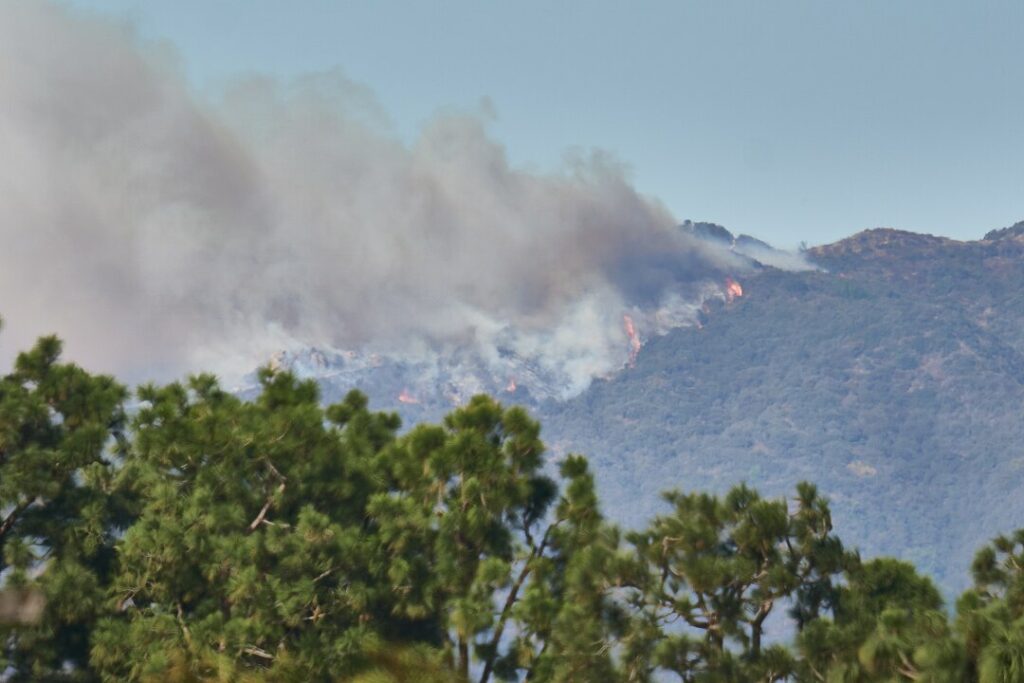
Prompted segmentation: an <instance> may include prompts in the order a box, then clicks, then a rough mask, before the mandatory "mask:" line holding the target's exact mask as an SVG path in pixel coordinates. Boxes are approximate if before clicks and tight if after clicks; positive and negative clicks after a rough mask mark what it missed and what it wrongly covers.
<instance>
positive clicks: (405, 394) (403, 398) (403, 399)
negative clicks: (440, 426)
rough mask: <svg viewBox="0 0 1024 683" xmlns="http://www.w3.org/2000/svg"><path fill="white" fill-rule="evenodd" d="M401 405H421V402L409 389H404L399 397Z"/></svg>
mask: <svg viewBox="0 0 1024 683" xmlns="http://www.w3.org/2000/svg"><path fill="white" fill-rule="evenodd" d="M398 402H399V403H419V402H420V400H419V399H418V398H416V397H415V396H413V395H412V394H410V393H409V390H408V389H402V393H400V394H399V395H398Z"/></svg>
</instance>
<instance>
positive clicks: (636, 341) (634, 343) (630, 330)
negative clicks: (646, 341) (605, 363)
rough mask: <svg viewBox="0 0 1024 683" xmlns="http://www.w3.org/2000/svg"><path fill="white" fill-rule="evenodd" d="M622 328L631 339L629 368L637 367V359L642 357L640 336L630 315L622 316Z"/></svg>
mask: <svg viewBox="0 0 1024 683" xmlns="http://www.w3.org/2000/svg"><path fill="white" fill-rule="evenodd" d="M622 326H623V327H624V328H625V330H626V336H627V337H629V366H630V367H633V366H634V365H636V357H637V356H638V355H640V335H638V334H637V333H636V326H635V325H634V324H633V319H632V318H631V317H629V314H624V315H623V316H622Z"/></svg>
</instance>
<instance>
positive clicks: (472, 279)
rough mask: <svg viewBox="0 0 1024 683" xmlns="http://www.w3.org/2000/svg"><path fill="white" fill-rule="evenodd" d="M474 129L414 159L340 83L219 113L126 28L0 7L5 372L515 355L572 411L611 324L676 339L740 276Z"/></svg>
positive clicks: (574, 172)
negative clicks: (49, 357) (45, 367)
mask: <svg viewBox="0 0 1024 683" xmlns="http://www.w3.org/2000/svg"><path fill="white" fill-rule="evenodd" d="M486 128H487V115H486V113H467V114H447V115H441V116H438V117H436V118H435V119H434V120H433V121H432V122H430V123H429V124H428V125H426V126H425V127H424V129H423V130H422V131H421V132H420V134H419V136H418V138H417V139H416V140H415V142H414V143H412V144H411V145H405V144H402V143H401V142H400V141H399V140H398V138H397V136H395V135H393V134H392V133H390V132H389V129H388V126H387V122H386V116H385V115H384V114H383V113H382V112H381V110H380V107H379V106H378V105H377V104H376V102H375V100H374V98H373V95H372V94H371V93H370V92H369V91H368V90H367V89H366V88H365V87H363V86H360V85H358V84H355V83H352V82H351V81H349V80H347V79H346V78H345V77H344V76H343V75H341V74H339V73H326V74H320V75H314V76H309V77H306V78H302V79H298V80H296V81H294V82H290V83H287V84H281V83H276V82H272V81H270V80H265V79H259V78H249V79H247V80H246V81H244V82H239V83H237V84H235V85H234V86H232V87H231V88H229V89H228V90H227V91H226V92H224V93H222V95H221V96H219V97H218V98H217V99H216V101H209V100H207V99H202V98H199V97H197V96H196V95H195V94H194V93H192V92H191V91H190V89H189V87H188V85H187V83H185V82H184V80H183V78H182V76H181V74H180V73H179V72H178V71H177V70H176V69H175V67H174V61H173V55H172V54H170V53H169V51H168V50H167V48H158V47H154V46H148V45H145V44H142V43H141V42H140V40H139V39H138V38H137V36H136V35H135V34H134V33H133V31H132V30H131V29H130V28H126V27H125V26H123V25H121V24H115V23H112V22H108V21H104V20H101V19H98V18H95V17H91V16H89V17H86V16H81V15H76V14H74V13H71V12H70V11H68V10H66V9H64V8H61V7H58V6H56V5H50V4H46V3H41V2H27V1H26V2H21V1H18V0H12V1H8V2H4V3H3V4H2V6H0V316H3V317H4V319H5V320H6V323H7V325H6V329H5V330H4V332H3V333H2V335H0V360H2V361H4V362H5V363H6V362H8V361H9V358H10V354H11V353H12V352H13V351H14V350H15V349H19V348H24V347H25V346H27V345H28V344H29V343H30V342H31V340H32V339H33V338H34V337H35V336H37V335H39V334H43V333H51V332H53V333H58V334H60V335H61V336H62V337H64V338H65V339H66V341H67V346H68V351H69V355H70V356H71V357H72V358H74V359H76V360H78V361H80V362H83V363H85V364H87V365H88V366H89V367H91V368H94V369H100V370H106V371H114V372H118V373H120V374H122V375H123V376H125V377H127V378H130V379H141V378H143V377H156V378H165V377H167V376H169V375H173V374H178V373H180V372H184V371H190V370H195V369H197V368H205V367H211V365H212V367H213V368H214V369H217V370H219V371H221V372H224V373H227V374H231V373H232V372H237V371H244V370H248V369H251V367H253V365H255V364H257V363H258V362H262V361H264V360H265V359H266V358H267V357H268V356H269V354H270V352H271V351H273V350H275V349H278V348H292V347H297V346H302V345H309V344H319V345H323V346H326V347H328V348H379V349H382V350H385V351H387V352H392V353H411V352H412V350H416V349H419V350H420V351H423V350H425V349H435V348H437V347H438V346H439V345H441V346H443V345H446V344H447V345H459V346H461V347H466V346H470V347H473V348H475V349H477V351H478V353H479V354H480V355H481V356H482V357H484V358H493V359H494V362H495V363H499V359H498V355H499V352H498V349H499V347H506V348H511V349H513V351H514V352H515V353H516V354H519V355H520V356H522V357H524V358H525V357H532V358H535V359H537V362H538V363H539V364H540V366H541V367H542V368H543V369H544V370H545V371H546V372H549V373H554V374H555V375H556V376H557V377H558V378H559V381H561V382H562V383H563V385H564V392H566V393H574V392H576V391H579V390H580V389H582V388H583V387H585V386H586V384H587V383H588V382H589V381H590V379H591V378H592V377H595V376H600V375H602V374H606V373H607V372H609V371H610V370H612V369H614V368H616V367H621V365H622V363H623V361H624V359H625V358H626V356H627V354H628V342H627V339H626V337H625V333H624V332H623V330H622V325H621V316H622V313H623V312H624V311H626V310H637V311H643V312H646V313H645V315H644V316H638V319H644V320H649V321H651V323H650V326H649V328H648V329H647V331H646V333H647V334H654V333H657V332H658V331H663V329H662V328H664V329H667V328H671V327H674V326H678V325H680V324H687V323H689V322H692V320H693V316H694V315H695V312H696V310H697V307H699V305H700V302H701V300H702V299H703V298H704V297H706V295H707V291H706V290H707V282H708V281H709V280H708V278H712V279H714V278H717V277H718V275H719V269H723V268H724V269H728V270H731V271H735V270H737V269H742V268H743V267H744V266H743V261H742V260H741V257H739V256H737V255H734V254H730V253H729V251H728V250H727V249H719V248H717V247H714V246H713V245H709V244H706V243H704V242H702V241H700V240H697V239H695V238H693V237H692V236H689V235H686V234H683V233H682V232H680V231H679V230H677V229H676V221H675V220H674V219H673V217H672V216H671V215H669V213H668V212H667V211H666V210H665V209H664V207H662V206H661V205H660V204H659V203H657V202H656V201H654V200H652V199H650V198H647V197H644V196H642V195H640V194H639V193H638V192H637V191H636V190H635V189H634V188H633V187H632V186H631V185H630V184H629V182H628V181H627V179H626V177H625V173H624V171H623V169H622V167H621V166H620V165H619V164H617V163H616V162H615V161H614V160H611V159H609V158H608V157H607V156H606V155H603V154H601V153H592V154H589V155H582V156H577V157H576V158H574V159H571V160H568V161H567V162H566V165H565V167H564V168H563V169H560V170H559V171H558V172H554V173H550V174H546V175H545V174H536V173H528V172H525V171H523V170H520V169H517V168H514V167H513V166H512V165H510V163H509V161H508V160H507V158H506V156H505V153H504V150H503V148H502V147H501V145H499V144H498V143H496V142H495V141H494V140H493V139H491V138H490V137H488V134H487V130H486ZM658 311H661V313H660V314H659V313H658Z"/></svg>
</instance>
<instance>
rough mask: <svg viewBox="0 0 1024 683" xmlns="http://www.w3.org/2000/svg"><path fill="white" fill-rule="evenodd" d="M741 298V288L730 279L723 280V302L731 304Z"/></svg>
mask: <svg viewBox="0 0 1024 683" xmlns="http://www.w3.org/2000/svg"><path fill="white" fill-rule="evenodd" d="M741 296H743V286H742V285H740V283H738V282H736V281H735V280H733V279H732V278H731V277H727V278H725V300H726V301H728V302H730V303H731V302H733V301H735V300H736V299H738V298H740V297H741Z"/></svg>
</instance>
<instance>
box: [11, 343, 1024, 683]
mask: <svg viewBox="0 0 1024 683" xmlns="http://www.w3.org/2000/svg"><path fill="white" fill-rule="evenodd" d="M59 354H60V344H59V342H58V341H57V340H55V339H52V338H47V339H43V340H41V341H40V342H39V344H38V345H37V346H36V347H35V348H34V349H33V350H32V351H30V352H28V353H25V354H22V355H21V356H19V358H18V360H17V362H16V364H15V368H14V371H13V372H12V373H11V374H9V375H7V376H5V377H4V378H2V379H0V548H2V551H3V553H2V560H0V561H2V565H0V589H3V593H0V597H3V598H5V599H6V600H7V601H8V602H12V601H13V602H18V603H19V604H20V602H19V601H22V600H23V598H25V597H26V596H43V597H44V598H45V608H44V609H43V611H42V614H41V615H40V617H39V618H38V620H36V621H34V622H31V620H27V619H22V620H21V623H13V622H12V623H8V624H6V625H3V626H0V629H2V631H0V637H2V640H0V642H2V644H3V645H2V647H3V650H2V657H3V659H2V662H0V663H2V666H3V667H4V673H3V677H4V680H11V681H104V680H105V681H139V682H150V681H179V682H181V683H191V682H195V683H199V682H214V681H221V682H229V681H230V682H237V683H256V682H259V681H282V682H288V681H296V682H297V681H324V682H325V683H327V682H329V681H342V680H349V681H361V682H363V683H390V682H397V681H403V682H404V681H419V682H421V683H439V682H441V681H454V682H456V683H469V682H470V681H474V682H479V683H489V682H490V681H498V680H506V681H530V682H532V683H567V682H569V681H601V682H602V683H603V682H606V681H607V682H609V683H615V682H616V681H618V682H621V683H627V682H629V683H641V682H648V681H655V680H657V681H662V680H669V679H672V678H674V679H677V680H680V681H686V682H692V683H698V682H700V683H717V682H723V683H724V682H727V681H728V682H732V681H741V682H745V681H783V680H787V681H824V682H826V683H854V682H857V683H860V682H865V683H867V682H876V681H877V682H882V681H886V682H889V681H931V682H933V683H945V682H949V683H952V682H953V681H969V682H970V681H975V682H977V683H1024V530H1021V531H1018V532H1015V533H1013V534H1010V535H1004V536H999V537H997V538H996V539H995V540H993V541H992V543H991V544H990V545H988V546H986V547H985V548H983V549H982V550H981V551H979V552H978V554H977V557H976V559H975V562H974V565H973V568H972V570H973V575H974V585H973V587H972V588H971V589H970V590H968V591H967V592H965V593H964V594H963V595H962V597H961V598H960V600H959V601H958V603H957V609H956V617H955V619H950V616H949V614H948V613H947V612H946V611H945V609H944V607H943V602H942V599H941V595H940V593H939V591H938V590H937V589H936V588H935V585H934V584H933V583H932V581H931V580H930V579H928V578H926V577H923V576H921V575H919V574H918V573H917V571H916V570H915V568H914V566H913V565H911V564H909V563H906V562H901V561H897V560H892V559H887V558H881V559H874V560H870V561H866V562H862V561H861V560H860V558H859V556H858V554H857V553H854V552H851V551H849V550H847V549H846V548H844V546H843V544H842V542H841V541H840V540H839V538H838V536H837V535H836V534H835V533H834V531H833V528H832V515H831V511H830V508H829V505H828V503H827V502H826V501H825V499H824V498H823V497H822V496H821V495H820V494H819V493H818V491H817V489H816V488H815V487H814V486H812V485H810V484H807V483H801V484H799V485H798V486H797V489H796V492H795V495H794V496H792V498H766V497H762V496H761V495H760V494H759V493H758V492H757V491H755V490H753V489H752V488H750V487H747V486H745V485H741V486H737V487H735V488H733V489H731V490H730V491H728V492H727V493H726V494H724V495H713V494H709V493H702V492H690V493H682V492H678V491H675V492H671V493H668V494H666V495H665V496H664V499H665V501H666V503H667V504H668V507H669V509H668V510H667V511H666V512H664V513H663V514H660V515H658V516H656V517H655V518H654V519H653V520H652V521H651V522H650V524H649V525H648V526H647V527H646V528H645V529H644V530H642V531H636V532H632V533H628V534H625V535H624V534H623V533H622V532H621V531H620V530H619V529H618V528H617V527H616V526H615V525H613V524H611V523H609V522H608V521H607V520H606V519H605V517H604V515H603V514H602V511H601V506H600V503H599V500H598V496H597V491H596V484H595V479H594V475H593V473H592V471H591V469H590V467H589V465H588V463H587V460H586V459H585V458H583V457H582V456H579V455H569V456H566V457H565V458H563V459H562V460H561V461H560V462H559V463H558V464H557V472H556V471H554V470H553V468H552V467H551V463H549V462H547V461H546V460H545V457H544V445H543V443H542V442H541V440H540V426H539V424H538V423H537V422H535V421H534V420H532V419H531V418H530V417H529V416H528V415H527V414H526V413H525V412H524V411H523V410H522V409H520V408H515V407H513V408H507V407H504V406H502V405H501V404H499V403H497V402H496V401H494V400H493V399H491V398H488V397H486V396H477V397H475V398H473V399H472V400H471V401H470V402H469V403H468V404H467V405H465V406H464V407H461V408H458V409H456V410H454V411H453V412H452V413H451V414H449V415H448V416H447V417H446V418H445V419H444V421H443V423H442V424H439V425H428V424H422V425H418V426H416V427H413V428H412V429H411V430H409V431H407V432H404V433H402V432H400V424H399V420H398V418H397V417H396V416H395V415H394V414H389V413H375V412H371V411H370V410H369V408H368V405H367V400H366V398H365V397H364V396H363V395H362V394H359V393H358V392H352V393H350V394H349V395H348V396H346V397H345V398H344V400H342V401H341V402H339V403H336V404H334V405H331V406H328V407H326V408H324V407H322V406H321V404H320V397H319V394H318V391H317V387H316V385H315V384H313V383H311V382H303V381H299V380H297V379H296V378H295V377H293V376H292V375H289V374H287V373H276V372H272V371H270V370H269V369H268V370H264V371H262V372H261V373H260V381H261V391H260V393H259V395H258V396H256V397H255V398H254V399H253V400H251V401H243V400H241V399H239V398H237V397H236V396H233V395H231V394H230V393H228V392H226V391H224V390H223V389H221V388H220V386H219V385H218V383H217V381H216V380H215V379H214V378H213V377H210V376H207V375H198V376H195V377H193V378H191V379H189V380H188V381H187V382H185V383H174V384H170V385H167V386H161V387H158V386H145V387H142V388H140V389H139V391H138V399H139V403H138V405H137V406H136V407H135V408H134V412H133V415H132V418H131V420H130V425H129V424H126V422H127V420H126V418H125V413H124V403H125V401H126V398H127V394H126V391H125V390H124V389H123V388H122V387H120V386H119V385H118V384H116V383H115V382H114V381H113V380H112V379H110V378H109V377H103V376H92V375H89V374H88V373H86V372H85V371H83V370H81V369H80V368H78V367H76V366H74V365H72V364H66V363H61V362H60V361H59ZM129 427H130V428H129ZM555 475H557V476H555ZM12 604H13V603H12ZM773 620H774V621H775V622H776V627H775V629H776V630H775V632H774V635H773V632H772V628H771V622H772V621H773ZM30 622H31V623H30ZM780 632H781V633H783V634H787V633H788V634H790V635H792V642H791V645H790V644H787V641H786V639H785V638H784V637H780V635H779V633H780Z"/></svg>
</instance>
